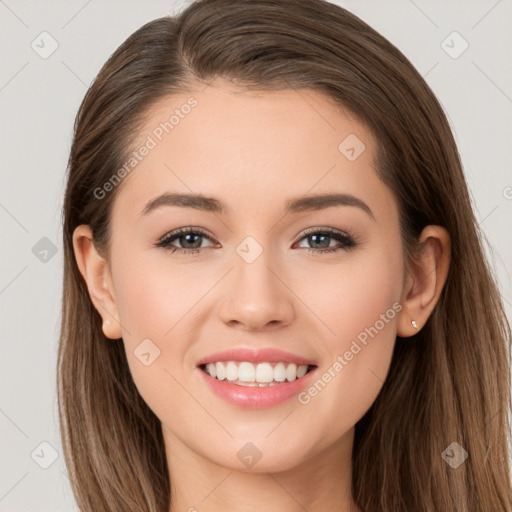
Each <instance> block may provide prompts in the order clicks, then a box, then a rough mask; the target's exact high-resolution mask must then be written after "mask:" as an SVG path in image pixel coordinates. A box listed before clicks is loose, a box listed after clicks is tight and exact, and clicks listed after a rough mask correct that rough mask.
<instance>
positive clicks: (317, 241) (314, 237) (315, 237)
mask: <svg viewBox="0 0 512 512" xmlns="http://www.w3.org/2000/svg"><path fill="white" fill-rule="evenodd" d="M329 239H331V240H337V241H338V242H339V244H338V246H337V247H336V246H334V247H330V242H329ZM300 240H307V241H308V243H310V244H313V246H314V248H313V249H310V248H307V247H306V249H307V250H308V253H309V254H318V253H326V252H336V251H340V250H345V251H346V250H349V249H351V248H353V247H355V246H356V245H357V243H356V241H355V238H354V237H353V236H352V235H350V234H348V233H345V232H343V231H339V230H337V229H333V228H328V227H325V228H311V229H308V230H306V231H305V232H304V233H302V237H301V239H300ZM326 240H327V242H326ZM319 245H320V246H321V247H318V246H319ZM315 246H316V247H315Z"/></svg>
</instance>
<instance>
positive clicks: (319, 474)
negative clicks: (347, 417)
mask: <svg viewBox="0 0 512 512" xmlns="http://www.w3.org/2000/svg"><path fill="white" fill-rule="evenodd" d="M163 432H164V439H165V445H166V453H167V460H168V466H169V475H170V481H171V507H170V509H169V512H178V511H180V512H181V511H187V512H221V511H222V512H230V511H233V512H235V511H239V510H243V511H244V512H253V511H254V512H256V511H260V510H265V511H268V512H274V511H275V512H278V511H279V512H296V511H297V510H300V509H302V510H307V511H308V512H360V509H358V508H357V507H356V505H355V504H354V503H353V501H352V493H351V483H352V447H353V439H354V437H353V436H354V429H352V430H350V431H349V432H347V433H346V434H345V436H343V437H342V438H340V439H339V440H338V441H337V442H336V443H335V444H333V445H330V446H329V447H328V448H326V449H324V450H323V451H320V452H318V453H315V454H314V455H313V456H311V457H309V458H305V459H303V460H301V461H299V462H298V464H296V465H295V466H293V467H292V468H290V469H286V470H284V471H283V470H281V471H277V472H272V471H271V469H272V468H271V467H270V468H269V470H268V471H267V470H265V469H261V464H255V465H254V467H253V468H252V469H249V470H246V471H240V470H239V469H236V468H230V467H226V466H221V465H218V464H216V463H215V462H213V461H212V460H209V459H207V458H205V457H203V456H201V455H200V454H198V453H196V452H194V451H192V450H191V449H190V448H188V447H187V446H185V445H184V444H183V443H182V442H181V441H180V440H179V439H178V438H176V437H175V436H174V435H173V434H172V433H171V432H170V431H169V430H167V429H165V427H164V430H163ZM256 468H260V469H259V470H258V471H256ZM298 507H299V508H298Z"/></svg>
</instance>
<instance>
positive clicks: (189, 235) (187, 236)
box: [184, 233, 201, 249]
mask: <svg viewBox="0 0 512 512" xmlns="http://www.w3.org/2000/svg"><path fill="white" fill-rule="evenodd" d="M200 236H201V235H194V234H190V233H189V234H188V235H185V237H184V238H185V240H186V242H187V243H192V244H193V243H194V242H192V241H190V240H189V237H196V238H199V237H200ZM195 243H196V244H197V241H196V242H195ZM199 245H201V243H199ZM195 248H196V246H194V249H195Z"/></svg>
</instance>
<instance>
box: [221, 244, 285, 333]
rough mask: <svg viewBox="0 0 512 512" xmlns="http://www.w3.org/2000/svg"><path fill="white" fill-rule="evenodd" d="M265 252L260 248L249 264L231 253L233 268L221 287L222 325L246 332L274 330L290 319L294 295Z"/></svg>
mask: <svg viewBox="0 0 512 512" xmlns="http://www.w3.org/2000/svg"><path fill="white" fill-rule="evenodd" d="M268 252H269V251H263V252H262V254H261V255H260V256H259V257H258V258H257V259H256V260H255V261H253V262H252V263H248V262H246V261H244V259H242V258H240V257H239V256H238V255H235V259H234V262H235V263H234V264H235V268H234V269H233V271H232V272H230V273H229V276H227V279H226V282H225V283H224V288H223V290H222V294H223V296H224V297H226V298H224V299H222V301H221V305H220V307H219V316H220V318H221V320H222V321H223V322H224V323H225V324H226V325H228V326H230V327H237V328H239V329H241V330H248V331H257V330H262V329H264V330H265V329H266V330H268V329H270V330H274V329H279V328H282V327H284V326H285V325H288V324H290V323H291V322H292V321H293V318H294V314H295V312H294V305H293V298H294V294H293V292H292V291H291V289H290V287H289V285H288V286H287V283H286V278H285V276H284V275H282V273H281V272H280V271H279V269H278V268H275V267H276V265H275V263H274V264H272V262H271V261H269V260H270V258H269V257H267V256H268V254H267V253H268ZM273 267H274V268H273ZM291 288H293V287H291Z"/></svg>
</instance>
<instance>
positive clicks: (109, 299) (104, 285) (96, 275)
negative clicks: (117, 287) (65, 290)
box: [73, 224, 122, 339]
mask: <svg viewBox="0 0 512 512" xmlns="http://www.w3.org/2000/svg"><path fill="white" fill-rule="evenodd" d="M92 239H93V236H92V231H91V228H90V227H89V226H88V225H86V224H82V225H80V226H78V227H77V228H76V229H75V231H74V232H73V249H74V252H75V259H76V262H77V265H78V269H79V271H80V274H82V277H83V278H84V280H85V282H86V284H87V289H88V291H89V296H90V298H91V301H92V303H93V305H94V307H95V308H96V310H97V311H98V313H99V314H100V316H101V317H102V319H103V332H104V334H105V336H106V337H107V338H111V339H118V338H121V336H122V330H121V325H120V322H119V313H118V310H117V305H116V300H115V295H114V293H113V286H112V279H111V276H110V271H109V268H108V263H107V261H106V260H105V259H104V258H102V257H101V256H100V255H99V254H98V252H97V250H96V248H95V247H94V244H93V242H92Z"/></svg>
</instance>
